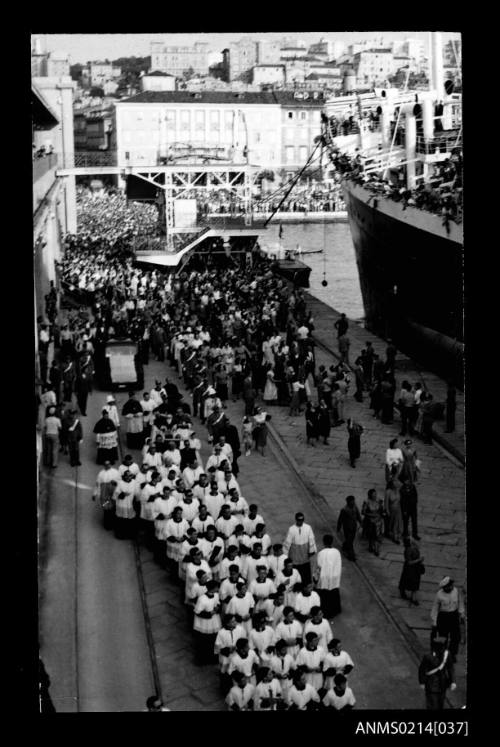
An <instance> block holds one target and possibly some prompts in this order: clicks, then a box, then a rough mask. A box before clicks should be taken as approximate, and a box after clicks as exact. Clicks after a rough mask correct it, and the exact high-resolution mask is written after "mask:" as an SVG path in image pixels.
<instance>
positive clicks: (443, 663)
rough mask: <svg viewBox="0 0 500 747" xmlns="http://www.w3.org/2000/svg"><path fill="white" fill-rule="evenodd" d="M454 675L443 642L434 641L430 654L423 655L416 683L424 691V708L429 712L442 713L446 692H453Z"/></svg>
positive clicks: (449, 656)
mask: <svg viewBox="0 0 500 747" xmlns="http://www.w3.org/2000/svg"><path fill="white" fill-rule="evenodd" d="M454 680H455V674H454V669H453V662H452V657H451V655H450V652H449V651H448V649H447V648H446V646H445V643H444V641H441V640H434V641H433V642H432V643H431V653H430V654H425V656H424V657H423V659H422V661H421V662H420V667H419V669H418V681H419V683H420V687H421V688H422V690H425V701H426V708H427V710H429V711H442V710H443V709H444V699H445V696H446V691H447V689H448V688H449V687H450V688H451V690H455V688H456V684H455V682H454Z"/></svg>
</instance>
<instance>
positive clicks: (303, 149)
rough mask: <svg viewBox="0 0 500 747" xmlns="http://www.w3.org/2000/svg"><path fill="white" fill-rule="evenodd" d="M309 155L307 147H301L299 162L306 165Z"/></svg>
mask: <svg viewBox="0 0 500 747" xmlns="http://www.w3.org/2000/svg"><path fill="white" fill-rule="evenodd" d="M308 153H309V148H308V147H307V145H301V146H300V148H299V160H300V162H301V163H305V162H306V161H307V155H308Z"/></svg>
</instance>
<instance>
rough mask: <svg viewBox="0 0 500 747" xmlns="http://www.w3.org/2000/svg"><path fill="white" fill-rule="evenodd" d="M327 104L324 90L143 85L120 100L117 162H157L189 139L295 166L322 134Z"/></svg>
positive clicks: (231, 154)
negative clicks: (158, 87) (169, 88)
mask: <svg viewBox="0 0 500 747" xmlns="http://www.w3.org/2000/svg"><path fill="white" fill-rule="evenodd" d="M322 105H323V100H322V94H321V93H318V92H315V93H314V94H309V93H308V92H296V93H290V92H286V91H274V92H242V93H235V92H234V91H231V92H225V91H224V92H222V91H204V92H199V93H190V92H187V91H175V92H161V93H160V92H144V93H141V94H139V95H138V96H134V97H133V98H130V99H127V100H123V101H118V102H117V103H116V107H115V110H116V142H117V164H118V166H122V165H123V166H126V165H127V164H128V165H131V166H144V165H152V166H153V165H157V164H158V163H160V161H161V159H164V158H167V159H168V158H169V156H171V155H172V153H174V152H175V149H176V148H178V147H180V146H184V147H185V146H186V145H191V146H192V147H193V148H207V149H215V148H219V149H220V153H221V154H224V157H226V158H227V159H228V160H230V161H231V160H232V161H233V162H234V163H242V162H245V161H246V158H247V157H248V162H249V163H250V164H253V165H256V166H259V167H260V168H262V169H266V170H272V171H275V172H279V171H281V170H282V169H284V168H286V169H287V170H292V171H293V170H296V169H297V168H299V167H300V166H301V165H303V164H304V163H305V161H306V160H307V156H308V153H309V152H310V150H311V147H313V143H314V138H315V137H316V136H317V135H319V134H320V130H321V117H320V112H321V107H322Z"/></svg>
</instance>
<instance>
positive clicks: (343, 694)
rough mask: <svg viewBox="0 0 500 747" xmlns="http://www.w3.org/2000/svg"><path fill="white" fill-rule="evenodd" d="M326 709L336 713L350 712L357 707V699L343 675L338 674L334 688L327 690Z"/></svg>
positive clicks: (324, 702) (324, 699) (324, 703)
mask: <svg viewBox="0 0 500 747" xmlns="http://www.w3.org/2000/svg"><path fill="white" fill-rule="evenodd" d="M323 705H324V706H325V708H328V709H330V710H335V711H350V710H352V709H353V708H354V706H355V705H356V698H355V697H354V693H353V691H352V690H351V688H350V687H347V679H346V678H345V677H344V675H343V674H336V675H335V677H334V686H333V688H332V689H331V690H327V692H326V695H325V696H324V698H323Z"/></svg>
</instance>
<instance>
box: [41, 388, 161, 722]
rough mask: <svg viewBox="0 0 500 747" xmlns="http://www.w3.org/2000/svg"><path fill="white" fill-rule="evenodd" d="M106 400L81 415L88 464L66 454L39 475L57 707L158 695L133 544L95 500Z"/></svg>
mask: <svg viewBox="0 0 500 747" xmlns="http://www.w3.org/2000/svg"><path fill="white" fill-rule="evenodd" d="M101 404H102V393H100V392H99V393H98V394H94V395H92V397H91V398H89V407H88V410H87V413H88V416H87V417H86V418H82V424H83V429H84V444H83V449H82V467H80V468H72V467H70V466H69V463H68V457H67V456H62V455H61V458H60V462H59V466H58V468H57V469H56V470H52V471H50V473H48V472H46V471H45V470H44V471H43V473H42V478H41V485H40V522H39V526H40V528H41V531H43V535H41V536H40V548H41V554H40V561H39V588H40V602H39V616H40V623H39V624H40V646H41V657H42V659H43V661H44V663H45V666H46V669H47V671H48V673H49V676H50V678H51V682H52V684H51V688H50V693H51V697H52V700H53V702H54V705H55V708H56V710H57V712H73V713H74V712H78V711H80V712H94V713H95V712H120V711H140V710H142V709H143V708H144V704H145V701H146V698H147V697H148V696H149V695H151V694H153V693H154V684H153V678H152V673H151V661H150V655H149V649H148V646H147V639H146V630H145V625H144V615H143V609H142V604H141V598H140V594H139V584H138V575H137V570H136V562H135V555H134V548H133V545H132V544H131V543H129V542H120V541H118V540H116V539H114V537H113V535H110V534H109V533H108V532H107V531H106V530H105V529H104V528H103V526H102V521H101V510H100V508H98V504H97V503H93V502H92V501H91V494H92V489H93V487H94V484H95V479H96V474H97V471H98V469H100V468H99V467H98V466H97V465H96V464H95V446H94V437H93V436H92V435H91V433H90V431H91V429H92V428H93V425H94V423H95V421H96V420H97V418H98V412H99V406H100V405H101Z"/></svg>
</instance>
